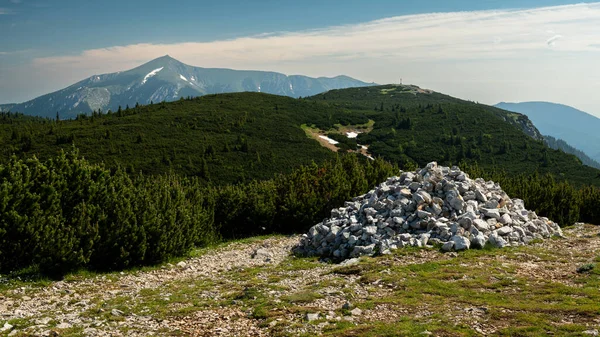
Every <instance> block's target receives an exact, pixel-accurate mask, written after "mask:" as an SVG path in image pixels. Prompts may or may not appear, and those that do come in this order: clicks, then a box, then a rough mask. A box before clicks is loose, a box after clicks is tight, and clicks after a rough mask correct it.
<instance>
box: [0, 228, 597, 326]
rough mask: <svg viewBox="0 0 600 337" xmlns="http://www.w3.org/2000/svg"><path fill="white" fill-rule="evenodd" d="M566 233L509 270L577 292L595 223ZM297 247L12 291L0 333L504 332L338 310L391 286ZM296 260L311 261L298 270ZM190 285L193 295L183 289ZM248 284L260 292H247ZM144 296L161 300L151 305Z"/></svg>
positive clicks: (416, 259)
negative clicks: (389, 328) (299, 252)
mask: <svg viewBox="0 0 600 337" xmlns="http://www.w3.org/2000/svg"><path fill="white" fill-rule="evenodd" d="M565 234H566V236H567V239H563V240H550V241H547V242H544V243H539V244H536V245H533V246H532V248H535V247H540V248H543V249H547V250H548V251H549V253H548V254H550V253H551V252H552V251H554V252H556V251H562V252H565V253H564V254H562V255H561V256H564V258H561V259H551V258H548V259H542V258H540V257H539V256H540V255H539V254H538V255H532V254H528V253H527V252H526V251H525V252H523V253H521V252H520V251H519V253H516V254H515V255H514V256H516V258H515V257H514V256H513V257H512V258H511V260H510V261H508V260H507V261H506V262H507V263H509V262H510V264H511V266H512V267H514V268H515V273H516V275H518V276H520V277H524V278H527V279H528V280H529V281H530V282H532V283H535V282H542V281H543V280H547V279H549V278H550V279H552V280H554V281H556V282H560V283H562V284H564V285H567V286H570V287H577V286H578V284H577V282H574V278H575V276H576V275H577V274H576V272H575V271H574V266H576V265H577V264H580V263H581V261H582V259H584V258H588V257H589V258H593V256H597V255H598V253H600V235H598V229H597V227H593V226H576V227H574V228H571V229H568V230H566V231H565ZM297 242H298V237H297V236H295V237H276V238H267V239H261V240H255V241H253V242H249V243H232V244H229V245H227V246H224V247H221V248H216V249H213V250H209V251H208V252H206V253H205V254H203V255H202V256H200V257H196V258H190V259H187V260H184V261H182V262H180V263H178V264H176V265H170V264H169V265H165V266H162V267H160V268H157V269H154V270H146V271H138V272H131V273H113V274H107V275H99V276H93V277H85V276H83V277H78V278H75V279H74V280H68V281H57V282H50V283H49V284H46V285H43V286H35V285H27V284H25V285H24V286H19V287H13V288H9V290H6V291H4V293H2V294H0V336H6V335H8V336H151V335H156V336H164V335H179V336H271V335H299V334H305V335H319V334H321V333H322V332H323V331H325V330H326V328H327V327H329V326H332V325H335V324H336V322H340V321H347V322H349V323H351V324H356V325H360V324H362V323H363V322H371V321H381V322H392V321H395V320H397V319H398V318H399V317H401V316H407V315H410V316H414V318H415V319H418V318H422V317H428V316H431V315H433V314H435V313H436V312H438V313H439V311H440V310H441V311H443V312H444V313H445V314H449V315H455V316H456V317H457V321H461V322H466V323H468V324H469V325H470V326H471V327H472V328H473V329H474V330H475V331H477V332H478V333H480V334H481V335H488V334H494V333H495V332H496V331H498V329H501V328H503V324H502V322H498V323H495V322H491V321H490V320H489V317H488V316H489V315H487V313H486V310H487V309H486V308H483V309H482V308H476V307H469V306H461V305H455V306H447V307H444V306H441V307H439V308H431V307H428V306H426V305H424V306H423V307H422V308H420V310H418V311H417V312H415V311H414V308H412V309H410V310H409V308H406V307H402V306H399V305H395V304H394V303H389V304H378V305H376V306H375V307H370V308H363V310H358V311H352V312H351V313H349V312H346V313H345V314H341V308H343V307H344V305H345V304H347V303H348V302H352V303H360V302H363V301H367V300H369V299H373V298H386V296H389V295H391V294H393V292H394V291H396V290H397V289H394V288H393V286H392V285H390V284H386V283H385V282H381V279H372V280H367V281H365V280H364V279H360V275H359V274H353V273H347V274H343V275H340V274H338V273H333V272H332V271H334V270H336V269H335V268H339V267H338V266H337V265H332V264H326V263H319V262H317V261H315V260H314V259H313V260H303V259H294V258H292V257H290V251H291V248H292V247H293V246H294V245H295V244H296V243H297ZM456 256H457V254H456V253H447V254H443V253H441V252H439V251H437V250H431V249H430V250H427V249H422V250H415V251H414V252H411V253H410V254H404V255H400V256H399V255H392V256H386V257H382V258H380V259H381V260H377V263H379V264H386V265H389V266H399V265H411V264H422V263H426V262H429V261H444V260H448V259H453V258H455V257H456ZM503 258H504V257H503V255H502V254H494V255H491V256H490V257H489V259H488V260H489V261H492V260H494V261H498V260H500V261H502V259H503ZM298 260H300V261H301V262H302V261H304V262H302V263H306V264H307V265H306V266H305V267H303V265H294V263H298ZM294 261H296V262H294ZM473 263H474V265H476V266H477V265H479V266H481V265H485V264H486V263H487V262H486V258H485V257H484V258H480V259H479V260H478V261H474V262H473ZM385 272H386V270H383V271H382V272H381V273H382V275H383V274H385ZM340 282H341V283H340ZM186 286H189V288H190V291H189V292H185V291H182V290H181V288H185V287H186ZM253 287H255V288H256V289H258V292H257V293H253V292H251V291H252V289H254V288H253ZM174 290H176V291H174ZM599 291H600V290H599ZM149 294H150V295H149ZM236 294H237V295H236ZM240 294H242V295H240ZM244 294H246V295H244ZM294 296H296V297H294ZM302 296H304V297H306V298H304V297H302ZM150 297H151V298H152V299H153V301H154V302H153V303H158V304H157V305H155V306H152V305H151V304H148V303H147V302H148V298H150ZM156 298H158V300H157V299H156ZM261 300H264V301H266V302H268V303H271V304H276V309H272V307H271V309H270V310H271V311H269V312H268V314H267V315H262V316H260V315H259V317H257V315H256V313H255V311H254V314H253V310H256V306H258V304H257V303H260V302H259V301H261ZM190 308H191V309H190ZM188 309H189V310H188ZM346 309H348V311H349V310H350V309H352V307H347V308H346ZM161 310H162V311H161ZM165 313H166V314H165ZM307 313H314V314H318V315H319V316H318V318H317V319H316V320H315V321H312V322H309V320H313V319H314V318H316V317H314V316H313V317H308V316H307V315H306V314H307ZM564 319H566V320H568V319H569V318H568V317H566V318H564ZM596 320H597V322H596V321H594V318H593V317H591V318H586V321H585V324H590V325H591V326H592V328H593V327H594V324H595V327H596V328H597V327H598V326H599V325H600V320H598V319H597V318H596ZM6 322H10V324H8V323H6ZM590 331H592V332H593V331H594V330H593V329H592V330H590ZM425 333H426V331H425Z"/></svg>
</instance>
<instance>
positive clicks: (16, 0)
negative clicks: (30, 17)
mask: <svg viewBox="0 0 600 337" xmlns="http://www.w3.org/2000/svg"><path fill="white" fill-rule="evenodd" d="M10 2H12V3H14V4H20V3H21V2H22V1H21V0H10Z"/></svg>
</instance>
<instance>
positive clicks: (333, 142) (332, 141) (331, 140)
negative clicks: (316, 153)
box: [319, 135, 339, 145]
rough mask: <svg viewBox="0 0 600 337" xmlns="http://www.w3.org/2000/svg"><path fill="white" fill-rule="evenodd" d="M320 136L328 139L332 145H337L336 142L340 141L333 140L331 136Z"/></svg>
mask: <svg viewBox="0 0 600 337" xmlns="http://www.w3.org/2000/svg"><path fill="white" fill-rule="evenodd" d="M319 138H321V139H325V140H326V141H327V142H328V143H329V144H331V145H335V144H338V143H339V142H338V141H336V140H333V139H331V138H329V137H327V136H322V135H320V136H319Z"/></svg>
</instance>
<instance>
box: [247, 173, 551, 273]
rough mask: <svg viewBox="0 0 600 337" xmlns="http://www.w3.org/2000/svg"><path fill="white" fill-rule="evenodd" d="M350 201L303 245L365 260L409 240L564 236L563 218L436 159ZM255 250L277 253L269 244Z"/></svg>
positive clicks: (455, 246)
mask: <svg viewBox="0 0 600 337" xmlns="http://www.w3.org/2000/svg"><path fill="white" fill-rule="evenodd" d="M344 205H345V207H340V208H334V209H332V210H331V217H330V218H329V219H325V220H324V221H322V222H320V223H318V224H315V225H314V226H313V227H311V228H310V229H309V231H308V233H307V234H305V235H303V236H302V238H301V239H300V242H299V244H298V245H297V246H296V247H295V248H294V249H295V250H296V252H297V253H299V254H303V255H310V256H322V257H328V258H333V259H334V260H335V261H346V262H344V264H348V263H356V261H357V260H356V259H350V258H358V257H360V256H363V255H370V256H371V255H375V254H387V253H390V252H391V251H392V250H394V249H398V248H402V247H406V246H414V247H424V246H427V245H428V244H439V245H442V250H443V251H446V252H451V251H460V250H465V249H470V248H483V247H484V246H485V245H486V244H487V243H488V242H489V243H490V244H491V245H493V246H495V247H499V248H502V247H506V246H518V245H523V244H527V243H529V242H531V241H532V240H533V239H544V238H550V237H552V236H558V237H562V231H561V229H560V228H559V226H558V225H557V224H556V223H554V222H552V221H550V220H549V219H547V218H544V217H538V216H537V215H536V214H535V212H531V211H528V210H527V209H525V203H524V202H523V200H520V199H511V198H510V197H509V196H508V195H507V194H506V193H505V192H504V191H502V189H501V188H500V186H499V185H498V184H496V183H494V182H493V181H487V182H486V181H485V180H483V179H480V178H478V179H471V178H470V177H469V176H468V175H467V174H465V173H464V172H462V171H461V170H460V169H459V168H458V167H452V168H449V167H443V166H438V165H437V163H435V162H432V163H429V164H428V165H427V166H426V167H425V168H424V169H420V170H416V171H414V172H401V174H400V175H399V176H394V177H390V178H388V179H386V181H385V182H383V183H382V184H379V185H378V186H376V187H375V188H374V189H372V190H371V191H369V192H368V193H366V194H364V195H361V196H358V197H356V198H354V199H353V200H352V201H348V202H346V203H345V204H344ZM453 254H455V253H453ZM252 256H253V257H254V258H258V259H264V260H266V261H268V260H270V258H271V256H270V253H269V251H268V250H266V249H263V248H261V249H258V250H256V251H255V252H254V253H253V255H252ZM348 259H350V260H348Z"/></svg>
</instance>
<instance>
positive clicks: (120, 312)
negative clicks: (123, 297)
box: [110, 309, 124, 316]
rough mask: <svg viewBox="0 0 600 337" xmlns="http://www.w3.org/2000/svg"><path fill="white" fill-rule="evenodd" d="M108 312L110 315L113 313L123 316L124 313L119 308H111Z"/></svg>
mask: <svg viewBox="0 0 600 337" xmlns="http://www.w3.org/2000/svg"><path fill="white" fill-rule="evenodd" d="M110 313H111V315H113V316H123V314H124V312H122V311H121V310H119V309H113V310H111V311H110Z"/></svg>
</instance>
